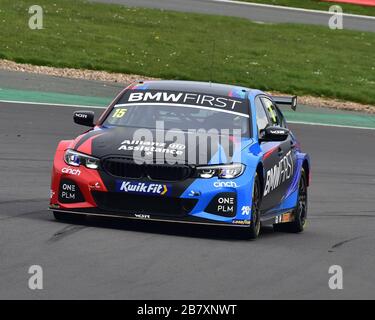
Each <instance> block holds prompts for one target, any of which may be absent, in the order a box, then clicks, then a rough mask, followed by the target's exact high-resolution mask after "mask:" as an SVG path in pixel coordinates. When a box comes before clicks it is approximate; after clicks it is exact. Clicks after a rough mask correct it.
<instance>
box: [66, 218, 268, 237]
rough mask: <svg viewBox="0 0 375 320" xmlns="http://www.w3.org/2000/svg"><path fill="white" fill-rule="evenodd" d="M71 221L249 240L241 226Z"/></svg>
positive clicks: (262, 233) (89, 220)
mask: <svg viewBox="0 0 375 320" xmlns="http://www.w3.org/2000/svg"><path fill="white" fill-rule="evenodd" d="M72 223H74V224H77V225H81V226H87V227H94V228H107V229H116V230H125V231H132V232H146V233H154V234H160V235H171V236H180V237H193V238H205V239H213V240H232V241H239V240H242V241H250V240H249V239H248V235H247V228H241V227H230V226H228V227H227V226H223V227H219V226H210V225H198V224H182V223H173V222H156V221H142V220H125V219H116V218H108V217H87V218H86V219H85V220H84V221H79V222H77V221H74V222H73V221H72ZM271 234H273V235H275V232H273V229H272V227H264V228H262V229H261V234H260V237H262V238H263V237H264V236H269V235H271Z"/></svg>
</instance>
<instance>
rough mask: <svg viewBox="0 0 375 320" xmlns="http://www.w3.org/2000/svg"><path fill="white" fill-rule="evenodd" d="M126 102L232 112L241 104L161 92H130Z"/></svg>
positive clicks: (195, 94)
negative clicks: (164, 103) (170, 104)
mask: <svg viewBox="0 0 375 320" xmlns="http://www.w3.org/2000/svg"><path fill="white" fill-rule="evenodd" d="M128 102H169V103H182V104H194V105H202V106H208V107H216V108H225V109H229V110H234V109H235V108H236V106H237V105H239V104H242V103H243V100H240V99H233V98H228V97H221V96H216V95H207V94H198V93H188V92H161V91H155V90H152V91H143V90H142V91H138V92H131V93H130V94H129V98H128Z"/></svg>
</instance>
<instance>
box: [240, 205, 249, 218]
mask: <svg viewBox="0 0 375 320" xmlns="http://www.w3.org/2000/svg"><path fill="white" fill-rule="evenodd" d="M250 211H251V208H250V206H242V208H241V213H242V215H243V216H248V215H249V214H250Z"/></svg>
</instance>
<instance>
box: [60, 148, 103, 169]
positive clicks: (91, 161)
mask: <svg viewBox="0 0 375 320" xmlns="http://www.w3.org/2000/svg"><path fill="white" fill-rule="evenodd" d="M64 160H65V162H66V163H67V164H68V165H70V166H74V167H79V166H80V165H83V166H85V167H87V168H89V169H98V167H99V159H97V158H94V157H91V156H88V155H86V154H83V153H80V152H77V151H74V150H71V149H68V150H66V152H65V155H64Z"/></svg>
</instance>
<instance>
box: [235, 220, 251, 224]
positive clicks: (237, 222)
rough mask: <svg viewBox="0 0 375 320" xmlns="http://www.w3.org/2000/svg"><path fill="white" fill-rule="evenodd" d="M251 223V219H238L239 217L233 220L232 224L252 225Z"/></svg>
mask: <svg viewBox="0 0 375 320" xmlns="http://www.w3.org/2000/svg"><path fill="white" fill-rule="evenodd" d="M250 223H251V222H250V221H249V220H237V219H234V220H232V224H239V225H250Z"/></svg>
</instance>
